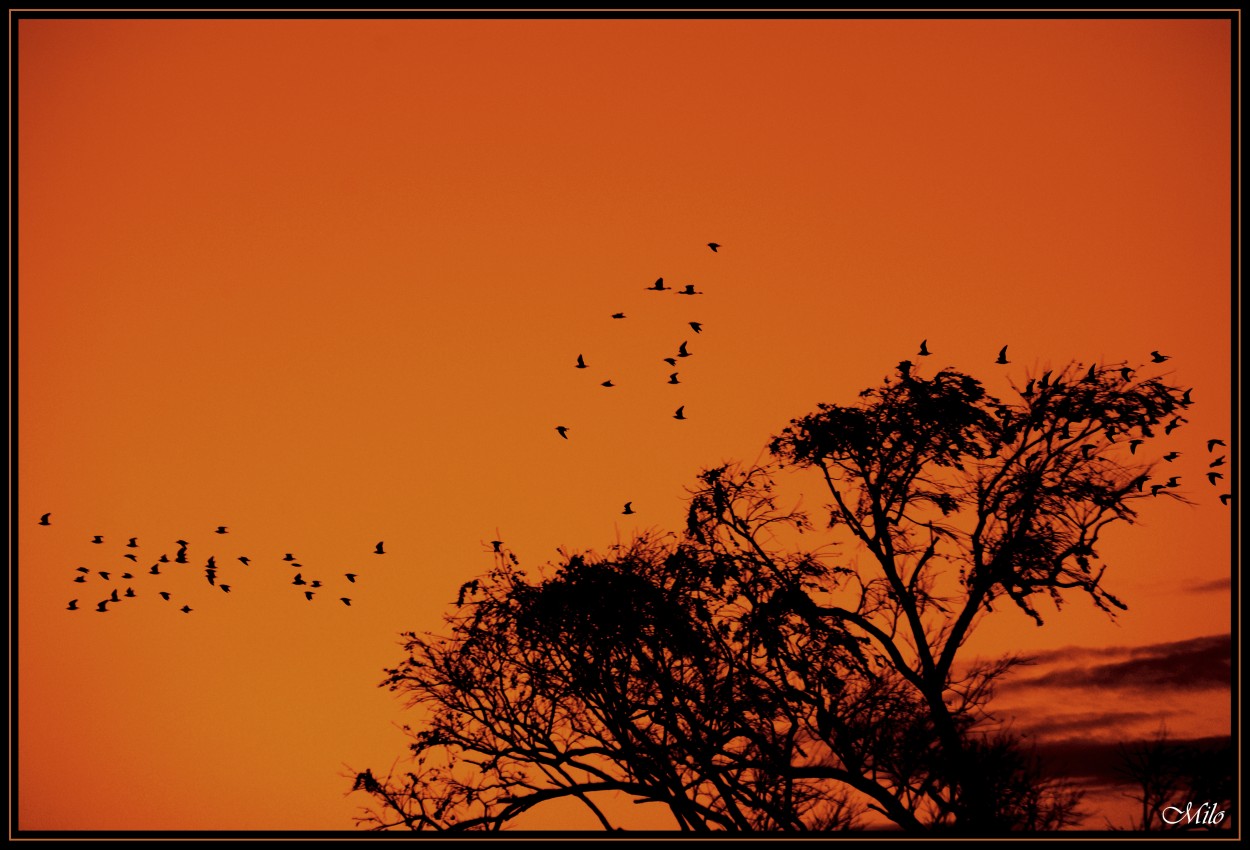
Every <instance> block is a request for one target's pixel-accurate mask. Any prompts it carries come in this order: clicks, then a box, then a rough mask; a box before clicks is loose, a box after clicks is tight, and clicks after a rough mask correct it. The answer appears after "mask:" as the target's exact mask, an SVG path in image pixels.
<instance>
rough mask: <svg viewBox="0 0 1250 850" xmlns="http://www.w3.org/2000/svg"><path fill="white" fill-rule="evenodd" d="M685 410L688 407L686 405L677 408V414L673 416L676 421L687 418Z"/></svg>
mask: <svg viewBox="0 0 1250 850" xmlns="http://www.w3.org/2000/svg"><path fill="white" fill-rule="evenodd" d="M685 409H686V405H684V404H683V405H682V406H681V407H679V408H677V412H676V413H674V414H673V418H674V419H685V418H686V414H685V412H684V411H685Z"/></svg>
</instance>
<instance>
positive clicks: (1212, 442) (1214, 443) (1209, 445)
mask: <svg viewBox="0 0 1250 850" xmlns="http://www.w3.org/2000/svg"><path fill="white" fill-rule="evenodd" d="M1222 445H1224V441H1223V440H1207V451H1208V452H1213V451H1215V447H1216V446H1222Z"/></svg>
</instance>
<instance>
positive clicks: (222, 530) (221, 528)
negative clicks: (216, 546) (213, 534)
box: [217, 525, 226, 534]
mask: <svg viewBox="0 0 1250 850" xmlns="http://www.w3.org/2000/svg"><path fill="white" fill-rule="evenodd" d="M217 533H218V534H225V533H226V527H225V526H224V525H219V526H217Z"/></svg>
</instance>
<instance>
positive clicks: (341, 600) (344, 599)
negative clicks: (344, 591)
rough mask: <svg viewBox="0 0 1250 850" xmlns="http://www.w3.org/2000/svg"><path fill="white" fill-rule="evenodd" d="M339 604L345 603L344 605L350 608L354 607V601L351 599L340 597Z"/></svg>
mask: <svg viewBox="0 0 1250 850" xmlns="http://www.w3.org/2000/svg"><path fill="white" fill-rule="evenodd" d="M339 602H342V603H343V604H344V605H346V606H347V607H348V608H350V607H352V601H351V600H350V599H348V598H347V597H346V596H340V597H339Z"/></svg>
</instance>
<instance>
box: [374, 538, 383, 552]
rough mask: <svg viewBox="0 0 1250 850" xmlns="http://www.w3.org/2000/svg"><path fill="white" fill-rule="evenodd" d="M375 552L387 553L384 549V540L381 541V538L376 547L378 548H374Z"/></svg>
mask: <svg viewBox="0 0 1250 850" xmlns="http://www.w3.org/2000/svg"><path fill="white" fill-rule="evenodd" d="M373 554H375V555H385V554H386V552H384V551H383V550H382V541H381V540H379V541H378V545H377V547H376V548H374V550H373Z"/></svg>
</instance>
